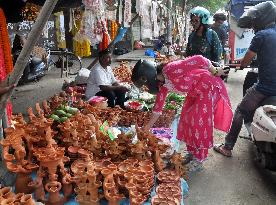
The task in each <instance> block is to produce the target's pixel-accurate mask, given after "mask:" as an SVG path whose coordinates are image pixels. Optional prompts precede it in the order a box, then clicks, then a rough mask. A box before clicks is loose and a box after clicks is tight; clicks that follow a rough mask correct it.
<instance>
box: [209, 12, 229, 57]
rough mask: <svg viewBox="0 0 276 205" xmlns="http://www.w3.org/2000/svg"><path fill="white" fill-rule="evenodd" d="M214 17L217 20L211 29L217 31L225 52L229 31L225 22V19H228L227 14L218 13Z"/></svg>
mask: <svg viewBox="0 0 276 205" xmlns="http://www.w3.org/2000/svg"><path fill="white" fill-rule="evenodd" d="M213 19H214V21H215V22H214V23H213V24H212V25H211V29H213V30H214V31H215V32H216V33H217V35H218V37H219V40H220V43H221V46H222V49H223V53H224V47H225V43H226V40H227V33H226V30H225V28H224V24H223V23H224V21H226V16H225V14H224V13H216V14H215V15H214V16H213Z"/></svg>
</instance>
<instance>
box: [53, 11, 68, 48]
mask: <svg viewBox="0 0 276 205" xmlns="http://www.w3.org/2000/svg"><path fill="white" fill-rule="evenodd" d="M55 16H56V22H55V24H56V36H57V43H58V45H57V47H58V48H66V39H65V27H64V15H63V12H62V11H61V12H58V13H55Z"/></svg>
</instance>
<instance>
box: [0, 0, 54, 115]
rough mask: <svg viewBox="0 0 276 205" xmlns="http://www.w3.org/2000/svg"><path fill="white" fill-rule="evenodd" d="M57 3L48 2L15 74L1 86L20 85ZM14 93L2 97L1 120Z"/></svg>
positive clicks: (21, 56) (15, 69) (22, 52)
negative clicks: (32, 53)
mask: <svg viewBox="0 0 276 205" xmlns="http://www.w3.org/2000/svg"><path fill="white" fill-rule="evenodd" d="M57 2H58V0H46V2H45V3H44V6H43V7H42V9H41V11H40V13H39V16H38V17H37V20H36V22H35V24H34V26H33V28H32V30H31V32H30V34H29V36H28V39H27V41H26V43H25V44H24V46H23V49H22V51H21V53H20V55H19V57H18V59H17V61H16V63H15V66H14V71H13V73H12V74H11V75H10V77H9V78H8V80H6V82H5V83H3V84H1V86H7V85H11V84H17V83H18V81H19V79H20V77H21V76H22V74H23V71H24V68H25V66H26V65H27V63H28V60H29V57H30V54H31V52H32V50H33V48H34V46H35V44H36V42H37V41H38V39H39V38H40V35H41V33H42V31H43V28H44V26H45V24H46V22H47V21H48V19H49V18H50V15H51V13H52V11H53V10H54V8H55V6H56V4H57ZM12 93H13V89H12V90H11V91H9V92H8V93H6V94H4V95H2V96H1V97H0V118H2V115H3V113H4V110H5V107H6V104H7V100H8V99H9V98H10V96H11V95H12Z"/></svg>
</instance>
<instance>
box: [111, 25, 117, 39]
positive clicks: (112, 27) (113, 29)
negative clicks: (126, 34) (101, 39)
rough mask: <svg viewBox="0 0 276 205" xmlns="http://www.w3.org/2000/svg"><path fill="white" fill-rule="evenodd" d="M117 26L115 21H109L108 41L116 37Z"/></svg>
mask: <svg viewBox="0 0 276 205" xmlns="http://www.w3.org/2000/svg"><path fill="white" fill-rule="evenodd" d="M117 31H118V24H117V23H116V21H111V29H110V39H111V40H112V41H113V40H114V39H115V37H116V35H117Z"/></svg>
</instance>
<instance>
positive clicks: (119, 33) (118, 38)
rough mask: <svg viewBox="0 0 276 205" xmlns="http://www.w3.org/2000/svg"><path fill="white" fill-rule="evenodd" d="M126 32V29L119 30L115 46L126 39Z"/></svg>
mask: <svg viewBox="0 0 276 205" xmlns="http://www.w3.org/2000/svg"><path fill="white" fill-rule="evenodd" d="M126 32H127V28H125V27H121V28H119V31H118V34H117V36H116V38H115V39H114V44H115V43H117V42H119V41H121V40H122V39H123V38H124V36H125V34H126Z"/></svg>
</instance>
